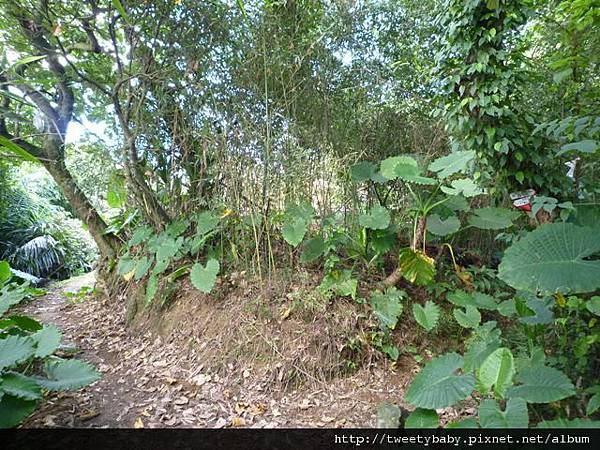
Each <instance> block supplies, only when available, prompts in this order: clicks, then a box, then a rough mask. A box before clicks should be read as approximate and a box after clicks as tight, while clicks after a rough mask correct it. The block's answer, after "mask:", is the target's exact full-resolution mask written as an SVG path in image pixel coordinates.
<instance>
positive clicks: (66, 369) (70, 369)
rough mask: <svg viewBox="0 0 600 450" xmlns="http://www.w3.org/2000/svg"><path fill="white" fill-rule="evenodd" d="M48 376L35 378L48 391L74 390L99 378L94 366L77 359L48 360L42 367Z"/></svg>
mask: <svg viewBox="0 0 600 450" xmlns="http://www.w3.org/2000/svg"><path fill="white" fill-rule="evenodd" d="M44 372H45V373H46V376H47V377H48V378H37V379H36V380H37V382H38V384H39V385H40V386H42V387H43V388H44V389H47V390H49V391H66V390H74V389H80V388H82V387H85V386H87V385H89V384H92V383H93V382H94V381H97V380H98V379H100V374H99V373H98V372H97V371H96V369H94V367H93V366H92V365H91V364H89V363H86V362H84V361H80V360H78V359H68V360H65V359H60V360H58V361H49V362H47V363H46V365H45V367H44Z"/></svg>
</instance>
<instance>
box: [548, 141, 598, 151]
mask: <svg viewBox="0 0 600 450" xmlns="http://www.w3.org/2000/svg"><path fill="white" fill-rule="evenodd" d="M599 148H600V142H599V141H594V140H592V139H584V140H583V141H579V142H572V143H571V144H565V145H563V146H562V147H561V148H560V150H559V151H558V152H557V153H556V154H557V155H562V154H563V153H567V152H569V151H571V150H577V151H579V152H582V153H594V152H595V151H596V150H598V149H599Z"/></svg>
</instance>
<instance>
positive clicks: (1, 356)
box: [0, 336, 35, 370]
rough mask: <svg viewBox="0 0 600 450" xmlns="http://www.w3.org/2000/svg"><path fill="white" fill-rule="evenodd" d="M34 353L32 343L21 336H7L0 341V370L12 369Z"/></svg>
mask: <svg viewBox="0 0 600 450" xmlns="http://www.w3.org/2000/svg"><path fill="white" fill-rule="evenodd" d="M34 353H35V347H34V345H33V341H32V340H31V339H30V338H28V337H23V336H7V337H5V338H4V339H0V370H1V369H4V368H5V367H12V366H14V365H15V364H18V363H20V362H22V361H25V360H26V359H28V358H31V357H32V356H33V355H34Z"/></svg>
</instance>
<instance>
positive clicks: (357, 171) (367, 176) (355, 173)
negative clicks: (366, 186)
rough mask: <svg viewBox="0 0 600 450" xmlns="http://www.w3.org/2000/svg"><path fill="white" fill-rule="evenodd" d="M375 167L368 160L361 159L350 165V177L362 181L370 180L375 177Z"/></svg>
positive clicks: (358, 181)
mask: <svg viewBox="0 0 600 450" xmlns="http://www.w3.org/2000/svg"><path fill="white" fill-rule="evenodd" d="M376 171H377V167H375V164H373V163H372V162H369V161H362V162H359V163H356V164H354V165H353V166H351V167H350V178H352V181H355V182H357V183H362V182H363V181H369V180H372V179H373V178H374V177H375V173H376Z"/></svg>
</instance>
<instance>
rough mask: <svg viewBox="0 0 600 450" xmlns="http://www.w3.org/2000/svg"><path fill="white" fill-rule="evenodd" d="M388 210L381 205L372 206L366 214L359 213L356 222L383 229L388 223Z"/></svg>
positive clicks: (364, 225)
mask: <svg viewBox="0 0 600 450" xmlns="http://www.w3.org/2000/svg"><path fill="white" fill-rule="evenodd" d="M390 220H391V217H390V212H389V211H388V210H387V209H385V208H384V207H383V206H374V207H373V208H371V209H370V210H369V212H368V213H367V214H361V215H360V216H359V218H358V223H360V225H361V226H363V227H365V228H370V229H372V230H384V229H386V228H387V227H388V226H389V225H390Z"/></svg>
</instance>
